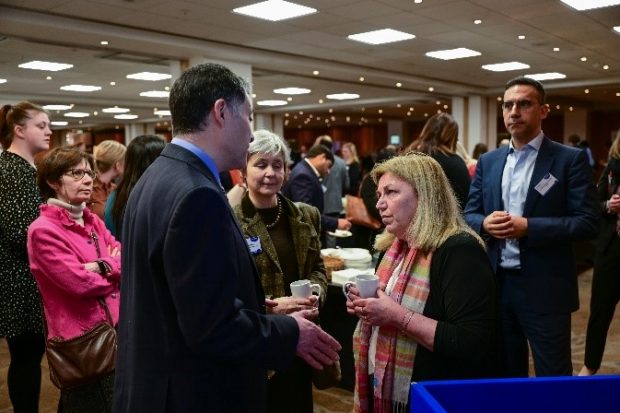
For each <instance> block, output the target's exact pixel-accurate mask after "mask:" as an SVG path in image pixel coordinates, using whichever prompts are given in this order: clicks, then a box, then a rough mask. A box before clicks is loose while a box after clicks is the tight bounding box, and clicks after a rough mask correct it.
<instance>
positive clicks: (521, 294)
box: [497, 268, 573, 377]
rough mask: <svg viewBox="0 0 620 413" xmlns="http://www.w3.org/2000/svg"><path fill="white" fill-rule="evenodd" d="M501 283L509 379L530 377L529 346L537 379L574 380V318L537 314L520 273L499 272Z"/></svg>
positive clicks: (552, 314) (503, 328)
mask: <svg viewBox="0 0 620 413" xmlns="http://www.w3.org/2000/svg"><path fill="white" fill-rule="evenodd" d="M497 273H498V276H499V280H500V283H501V303H500V313H501V322H502V332H503V338H504V349H503V350H504V354H505V370H506V375H507V376H508V377H527V376H528V370H529V368H528V367H529V363H528V355H529V351H528V342H529V345H530V347H531V348H532V356H533V359H534V370H535V372H536V376H538V377H542V376H570V375H572V374H573V365H572V361H571V339H570V332H571V314H570V313H549V314H541V313H537V312H533V311H532V310H530V309H529V308H528V306H527V302H528V300H527V295H528V294H529V293H531V292H529V291H524V289H523V288H522V287H521V286H522V283H520V282H519V279H518V277H520V276H521V271H519V270H505V269H502V268H498V271H497Z"/></svg>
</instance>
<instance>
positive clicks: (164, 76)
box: [127, 72, 172, 82]
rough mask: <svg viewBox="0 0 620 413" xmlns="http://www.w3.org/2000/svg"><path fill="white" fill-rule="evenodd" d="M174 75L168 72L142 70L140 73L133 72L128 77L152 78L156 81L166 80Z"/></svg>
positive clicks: (137, 78) (151, 79) (138, 78)
mask: <svg viewBox="0 0 620 413" xmlns="http://www.w3.org/2000/svg"><path fill="white" fill-rule="evenodd" d="M171 77H172V75H169V74H166V73H156V72H140V73H131V74H129V75H127V79H136V80H150V81H152V82H155V81H157V80H165V79H170V78H171Z"/></svg>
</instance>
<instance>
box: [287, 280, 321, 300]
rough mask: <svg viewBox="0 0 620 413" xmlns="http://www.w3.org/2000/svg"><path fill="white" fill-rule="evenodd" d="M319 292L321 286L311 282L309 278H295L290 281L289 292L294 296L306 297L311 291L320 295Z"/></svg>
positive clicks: (310, 294)
mask: <svg viewBox="0 0 620 413" xmlns="http://www.w3.org/2000/svg"><path fill="white" fill-rule="evenodd" d="M321 292H322V290H321V286H320V285H318V284H312V283H311V282H310V280H297V281H293V282H292V283H291V293H292V295H293V297H296V298H308V297H310V296H312V293H316V294H317V295H318V296H319V297H320V296H321Z"/></svg>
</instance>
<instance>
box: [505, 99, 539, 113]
mask: <svg viewBox="0 0 620 413" xmlns="http://www.w3.org/2000/svg"><path fill="white" fill-rule="evenodd" d="M534 103H536V102H532V101H531V100H527V99H524V100H517V101H516V102H513V101H512V100H507V101H505V102H504V103H502V109H504V110H505V111H506V112H510V111H511V110H512V108H513V107H515V105H516V106H517V109H519V110H528V109H530V108H531V107H532V106H533V105H534Z"/></svg>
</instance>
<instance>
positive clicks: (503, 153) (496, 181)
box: [489, 147, 509, 211]
mask: <svg viewBox="0 0 620 413" xmlns="http://www.w3.org/2000/svg"><path fill="white" fill-rule="evenodd" d="M508 150H509V148H508V147H506V148H501V149H499V150H498V154H497V157H498V158H499V159H498V160H497V161H496V162H490V170H489V176H490V179H489V187H490V188H491V191H492V192H491V196H490V197H489V199H490V201H491V202H492V203H493V205H492V206H491V208H490V211H502V210H504V201H503V200H502V175H503V173H504V166H505V165H506V158H507V157H508Z"/></svg>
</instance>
